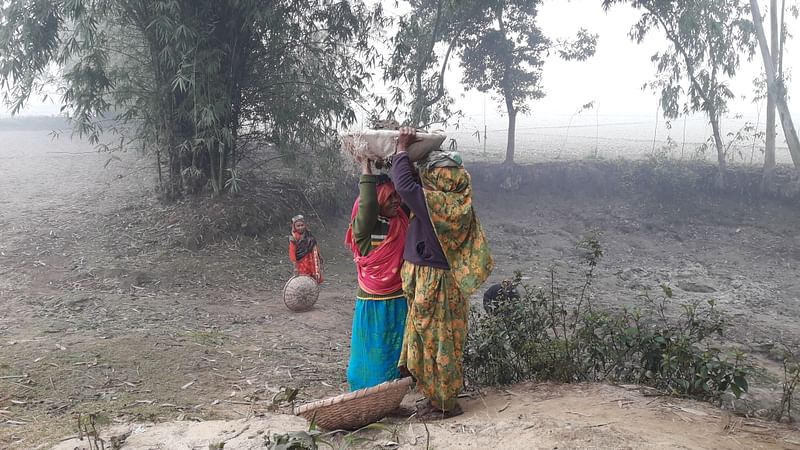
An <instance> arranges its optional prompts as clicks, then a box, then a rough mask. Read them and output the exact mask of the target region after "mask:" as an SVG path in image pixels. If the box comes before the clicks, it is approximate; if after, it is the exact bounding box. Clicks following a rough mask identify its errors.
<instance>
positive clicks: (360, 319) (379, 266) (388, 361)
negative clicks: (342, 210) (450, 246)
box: [345, 160, 408, 390]
mask: <svg viewBox="0 0 800 450" xmlns="http://www.w3.org/2000/svg"><path fill="white" fill-rule="evenodd" d="M407 230H408V216H407V215H406V212H405V211H404V210H403V209H402V208H401V207H400V197H399V195H398V194H397V192H395V189H394V185H393V184H392V182H391V181H390V180H389V178H388V177H387V176H385V175H382V176H375V175H373V174H372V172H371V169H370V165H369V161H366V160H365V161H362V175H361V178H360V180H359V197H358V199H356V201H355V204H354V205H353V211H352V215H351V219H350V227H348V229H347V235H346V236H345V244H346V245H347V246H348V248H350V250H352V252H353V260H354V261H355V264H356V271H357V274H358V294H357V296H356V304H355V313H354V316H353V336H352V341H351V346H350V363H349V365H348V368H347V381H348V384H349V385H350V390H358V389H364V388H368V387H372V386H375V385H378V384H380V383H383V382H385V381H390V380H393V379H396V378H399V377H400V370H399V369H398V367H397V363H398V361H399V360H400V350H401V348H402V344H403V333H404V331H405V323H406V315H407V313H408V305H407V302H406V298H405V296H404V295H403V285H402V280H401V278H400V268H401V267H402V265H403V248H404V244H405V239H406V231H407Z"/></svg>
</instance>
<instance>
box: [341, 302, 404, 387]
mask: <svg viewBox="0 0 800 450" xmlns="http://www.w3.org/2000/svg"><path fill="white" fill-rule="evenodd" d="M407 314H408V302H407V301H406V298H405V297H399V298H396V299H392V300H361V299H356V308H355V314H354V315H353V338H352V341H351V344H350V364H349V365H348V367H347V382H348V383H349V384H350V390H351V391H356V390H358V389H364V388H368V387H372V386H376V385H378V384H381V383H383V382H384V381H390V380H394V379H396V378H399V377H400V371H399V370H398V368H397V363H398V361H399V360H400V349H401V348H402V346H403V333H404V332H405V328H406V315H407Z"/></svg>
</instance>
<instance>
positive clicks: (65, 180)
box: [0, 132, 800, 449]
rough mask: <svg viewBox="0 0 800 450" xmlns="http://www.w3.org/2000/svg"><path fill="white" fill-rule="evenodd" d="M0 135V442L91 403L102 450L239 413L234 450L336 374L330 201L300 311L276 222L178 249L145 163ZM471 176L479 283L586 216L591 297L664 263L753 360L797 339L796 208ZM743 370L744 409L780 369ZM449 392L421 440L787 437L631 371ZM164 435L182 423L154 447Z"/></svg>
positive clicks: (544, 442)
mask: <svg viewBox="0 0 800 450" xmlns="http://www.w3.org/2000/svg"><path fill="white" fill-rule="evenodd" d="M1 134H2V135H1V136H0V137H2V139H3V140H4V142H5V143H6V144H5V145H3V148H2V150H0V164H2V167H3V170H2V175H3V176H1V177H0V192H2V193H3V195H2V197H0V304H2V313H0V448H38V447H44V448H50V447H51V446H52V445H53V444H54V443H56V442H58V441H60V440H63V439H65V438H69V437H70V436H73V435H75V433H76V428H77V426H76V424H77V420H78V418H77V415H78V414H79V413H80V414H83V415H86V414H90V413H93V414H98V420H99V421H100V422H101V423H102V424H103V426H102V428H101V435H103V436H112V435H124V434H125V433H126V432H128V431H130V435H128V437H127V440H126V443H125V446H124V447H123V448H207V445H208V443H212V442H213V440H215V439H219V438H220V437H222V439H229V438H231V437H232V436H233V434H236V433H238V432H239V431H241V430H242V429H243V428H245V427H248V429H247V430H245V431H244V432H242V433H241V434H240V435H239V436H237V437H236V439H239V441H235V442H234V441H231V442H230V443H229V445H227V446H226V448H250V447H247V445H250V444H252V443H253V442H256V443H260V442H263V438H261V437H260V436H262V435H263V434H264V433H268V431H267V430H271V431H272V432H277V431H290V430H298V429H302V427H303V426H304V423H303V421H302V420H299V419H297V418H295V417H293V416H286V415H282V414H281V413H286V412H288V408H287V407H286V405H285V404H284V403H281V402H280V401H279V396H280V394H281V393H282V389H283V388H285V387H289V388H298V389H300V394H299V398H300V400H302V401H305V400H311V399H317V398H322V397H326V396H330V395H335V394H338V393H341V392H344V391H345V390H346V380H345V368H346V362H347V358H348V354H349V335H350V330H349V327H350V323H351V318H352V297H353V293H354V286H355V278H354V274H353V271H352V267H351V265H352V261H351V259H350V258H349V257H348V255H347V254H346V252H345V250H344V248H343V246H342V245H341V241H342V238H343V221H342V219H341V218H325V220H324V221H316V222H315V223H312V225H313V227H314V228H313V229H314V231H315V232H316V234H317V235H318V237H319V240H320V245H321V248H322V249H323V253H324V255H325V258H326V283H325V285H324V289H323V292H322V294H321V297H320V300H319V302H318V304H317V306H316V307H315V309H314V310H312V311H310V312H307V313H302V314H295V313H291V312H289V311H288V310H287V309H286V308H285V307H284V306H283V304H282V302H281V295H280V294H281V288H282V285H283V282H284V281H285V280H286V279H287V278H288V277H289V276H290V274H291V268H290V267H289V265H288V262H287V261H286V256H285V248H284V247H285V237H284V236H283V235H274V236H259V237H257V238H240V239H237V240H231V241H228V242H226V243H224V244H220V245H214V246H209V247H205V248H202V249H200V250H195V251H190V250H188V249H186V248H185V247H184V246H182V245H177V244H176V243H177V242H180V238H181V236H182V234H183V233H184V232H185V229H186V224H184V223H183V222H182V221H181V219H180V218H177V217H175V216H173V215H171V213H170V210H169V208H167V207H166V206H164V205H162V204H160V203H159V202H158V201H157V200H156V199H155V198H154V195H153V192H152V183H153V180H152V168H149V167H148V163H149V162H148V161H146V160H144V159H140V158H139V157H138V156H137V155H135V154H123V155H117V158H109V156H108V155H107V154H98V153H95V152H93V151H92V150H91V148H89V147H88V146H87V145H85V144H82V143H79V142H77V143H76V142H70V141H68V140H65V139H62V140H59V141H57V142H55V143H51V142H50V141H49V138H48V137H47V135H46V133H41V132H3V133H1ZM477 190H478V192H477V205H478V208H479V214H480V217H481V219H482V221H483V223H484V225H485V226H486V228H487V230H488V233H489V238H490V243H491V246H492V249H493V253H494V255H495V257H496V261H497V269H496V271H495V274H494V275H493V277H492V280H491V281H497V280H500V279H502V278H503V277H508V276H510V275H511V274H512V273H513V271H514V270H521V271H523V272H524V274H525V276H526V277H527V279H526V282H529V283H531V284H534V285H535V284H539V283H544V278H545V277H546V276H547V271H548V269H549V267H551V266H554V267H555V268H556V270H557V271H558V272H559V274H562V275H563V277H564V279H565V280H567V281H569V280H577V279H579V277H580V273H579V269H577V268H576V267H575V266H573V265H571V264H570V263H569V261H570V260H571V259H573V257H574V256H575V243H576V242H577V241H578V240H580V239H581V237H582V236H583V235H585V234H586V233H588V232H590V231H593V230H594V231H600V232H601V233H602V235H601V236H602V237H601V243H602V244H603V246H604V248H605V257H604V260H603V262H602V263H601V265H600V266H599V269H598V270H599V272H598V279H597V283H596V285H595V298H596V299H597V301H598V302H602V303H608V304H615V305H619V304H625V303H630V302H634V301H635V299H636V296H637V294H639V293H640V292H641V291H642V289H644V288H650V289H653V288H656V287H657V286H658V285H659V284H660V283H668V284H670V285H671V286H673V287H674V288H677V289H676V292H677V294H678V297H679V298H681V299H691V298H702V299H707V298H708V299H711V298H713V299H715V300H717V301H718V302H719V304H720V305H721V307H722V309H723V310H724V311H725V312H727V313H728V314H729V315H730V317H731V321H732V324H733V326H732V328H731V330H730V334H729V339H730V341H729V342H728V344H729V345H732V346H738V347H740V348H743V349H745V350H747V351H748V352H750V353H751V354H752V355H753V357H754V358H757V359H758V360H759V361H761V362H764V364H766V365H770V364H772V366H775V365H776V363H775V362H774V361H772V360H770V358H769V354H770V350H771V349H772V348H773V346H774V344H775V343H785V344H790V345H794V346H797V345H798V344H800V327H798V326H797V325H796V324H797V319H798V316H800V304H799V303H798V300H799V299H798V295H800V294H798V293H800V281H799V280H800V278H798V274H799V270H798V263H799V262H800V231H798V230H797V228H796V227H797V224H798V223H800V208H797V207H796V206H787V205H781V204H777V203H772V202H758V203H749V202H743V201H738V200H736V199H724V200H718V199H699V200H698V201H697V202H684V201H673V202H667V203H664V202H655V201H652V199H649V198H648V197H646V196H641V197H639V196H633V197H632V196H618V197H615V196H608V197H602V198H601V197H596V196H595V197H582V196H577V195H570V194H568V193H564V194H558V193H537V192H516V193H514V194H509V195H505V194H498V193H497V192H496V191H494V190H493V189H489V188H488V187H482V186H477ZM306 213H308V212H306ZM308 215H312V214H308ZM565 261H566V262H565ZM763 378H764V379H763V380H762V382H761V383H760V384H757V385H756V386H755V388H754V389H753V390H752V391H751V394H750V396H751V397H753V398H752V399H746V400H745V401H746V402H747V401H749V402H752V405H753V407H754V408H755V409H758V408H760V407H762V406H763V405H767V403H764V402H767V401H771V400H772V399H774V397H775V395H776V389H779V388H780V385H779V383H778V382H777V378H775V375H770V374H765V375H764V377H763ZM759 402H761V403H759ZM762 403H763V405H762ZM465 409H466V413H465V415H464V416H461V417H459V418H456V419H452V420H450V421H446V422H442V423H438V424H435V425H429V431H430V447H432V448H437V449H446V448H463V447H465V446H472V447H473V448H486V447H488V446H493V447H496V448H554V447H559V448H593V447H596V448H800V433H799V432H798V431H797V430H796V429H794V428H792V427H789V426H784V425H779V424H774V423H766V422H761V421H759V420H757V419H743V418H741V417H735V416H730V415H729V414H727V413H725V412H723V411H722V410H719V409H716V408H713V407H711V406H709V405H705V404H700V403H695V402H688V401H678V400H674V399H664V398H661V397H656V398H650V397H644V396H642V395H641V394H639V393H638V392H636V391H635V390H634V389H632V388H630V387H628V388H625V387H610V386H598V385H577V386H552V385H523V386H514V387H511V388H510V389H509V390H507V391H493V390H489V391H486V392H483V393H482V394H481V395H475V396H474V398H468V399H465ZM210 420H228V422H220V421H214V422H209V421H210ZM153 422H158V423H161V424H160V425H152V423H153ZM106 424H107V425H106ZM391 426H393V427H395V429H397V430H399V431H397V432H395V433H388V432H373V435H372V436H371V437H372V438H374V442H371V443H370V444H369V445H371V446H373V447H374V446H375V445H376V444H380V445H383V446H384V447H385V448H396V447H397V446H393V445H390V443H389V442H390V441H393V439H394V438H395V437H396V438H397V440H396V441H393V442H397V443H398V444H399V445H400V447H401V448H426V445H427V434H426V433H425V430H424V427H423V425H422V424H419V423H402V422H400V423H394V424H391ZM170 427H173V428H170ZM126 430H127V431H126ZM226 431H227V433H226ZM259 431H260V432H261V433H259ZM159 433H160V434H159ZM392 434H394V435H396V436H393V435H392ZM165 435H166V436H186V438H185V439H184V440H182V441H180V440H176V441H175V446H172V445H171V444H163V443H164V442H167V441H165V440H164V436H165ZM159 436H160V438H159ZM192 436H194V437H192ZM203 436H205V437H203ZM195 438H197V439H195ZM201 438H202V439H207V441H202V439H201ZM148 439H150V441H148ZM176 439H178V438H177V437H176ZM192 439H195V440H192ZM157 442H161V443H162V444H156V443H157ZM239 442H241V444H239ZM73 444H74V445H73ZM63 445H67V447H64V446H63ZM63 445H62V447H58V448H70V449H71V448H75V446H76V445H78V444H75V443H74V441H65V442H64V443H63ZM83 445H84V446H85V445H86V444H85V441H84V443H83ZM159 445H161V446H159ZM163 445H166V446H163ZM178 445H180V446H181V447H178ZM254 448H255V447H254Z"/></svg>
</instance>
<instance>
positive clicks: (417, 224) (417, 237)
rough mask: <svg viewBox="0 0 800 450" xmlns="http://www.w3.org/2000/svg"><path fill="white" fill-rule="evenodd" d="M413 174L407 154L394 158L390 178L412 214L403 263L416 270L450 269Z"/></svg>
mask: <svg viewBox="0 0 800 450" xmlns="http://www.w3.org/2000/svg"><path fill="white" fill-rule="evenodd" d="M413 170H414V169H413V167H412V166H411V161H410V160H409V159H408V154H407V153H405V152H403V153H397V154H396V155H394V157H393V158H392V170H391V173H390V174H389V176H390V177H391V178H392V182H393V183H394V188H395V189H396V190H397V193H398V194H400V198H401V199H403V203H405V204H406V205H407V206H408V208H409V209H410V210H411V212H412V213H414V217H413V219H412V220H411V223H410V224H409V225H408V233H407V234H406V247H405V250H404V251H403V259H405V260H406V261H408V262H410V263H412V264H416V265H418V266H430V267H436V268H439V269H450V266H449V265H448V264H447V258H446V257H445V256H444V251H442V246H441V244H439V239H437V238H436V232H435V231H434V230H433V224H431V219H430V216H429V215H428V207H427V206H426V205H425V193H424V192H423V191H422V186H421V185H420V184H419V183H417V180H415V179H414V173H413Z"/></svg>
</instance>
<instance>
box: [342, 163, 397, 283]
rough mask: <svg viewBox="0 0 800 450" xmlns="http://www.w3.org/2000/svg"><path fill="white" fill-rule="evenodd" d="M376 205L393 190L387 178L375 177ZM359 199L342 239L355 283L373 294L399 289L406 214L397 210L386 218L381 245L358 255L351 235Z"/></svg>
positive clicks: (382, 203)
mask: <svg viewBox="0 0 800 450" xmlns="http://www.w3.org/2000/svg"><path fill="white" fill-rule="evenodd" d="M378 183H379V184H378V186H377V191H378V207H379V208H380V207H381V206H383V205H385V204H386V202H387V201H388V200H389V198H390V197H391V195H392V194H393V193H394V192H395V189H394V185H393V184H392V183H391V181H389V178H388V177H386V178H385V179H382V178H380V177H379V178H378ZM358 202H359V199H358V198H356V201H355V203H354V204H353V210H352V213H351V214H350V226H349V227H348V228H347V233H346V234H345V238H344V242H345V245H347V247H348V248H349V249H350V250H351V251H352V252H353V261H355V263H356V273H357V275H358V285H359V286H360V287H361V289H363V290H364V292H367V293H369V294H374V295H385V294H391V293H392V292H396V291H398V290H400V289H401V288H402V286H403V281H402V279H401V278H400V266H402V264H403V248H404V246H405V240H406V231H407V230H408V216H407V215H406V213H405V211H403V210H402V209H398V211H397V215H396V216H394V217H391V218H389V231H388V232H387V234H386V239H384V240H383V241H382V242H381V245H380V246H378V247H377V248H374V249H372V250H371V251H370V252H369V253H368V254H367V255H366V256H362V255H361V250H360V249H359V248H358V244H357V243H356V240H355V237H354V236H353V221H354V220H355V218H356V216H357V215H358Z"/></svg>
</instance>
